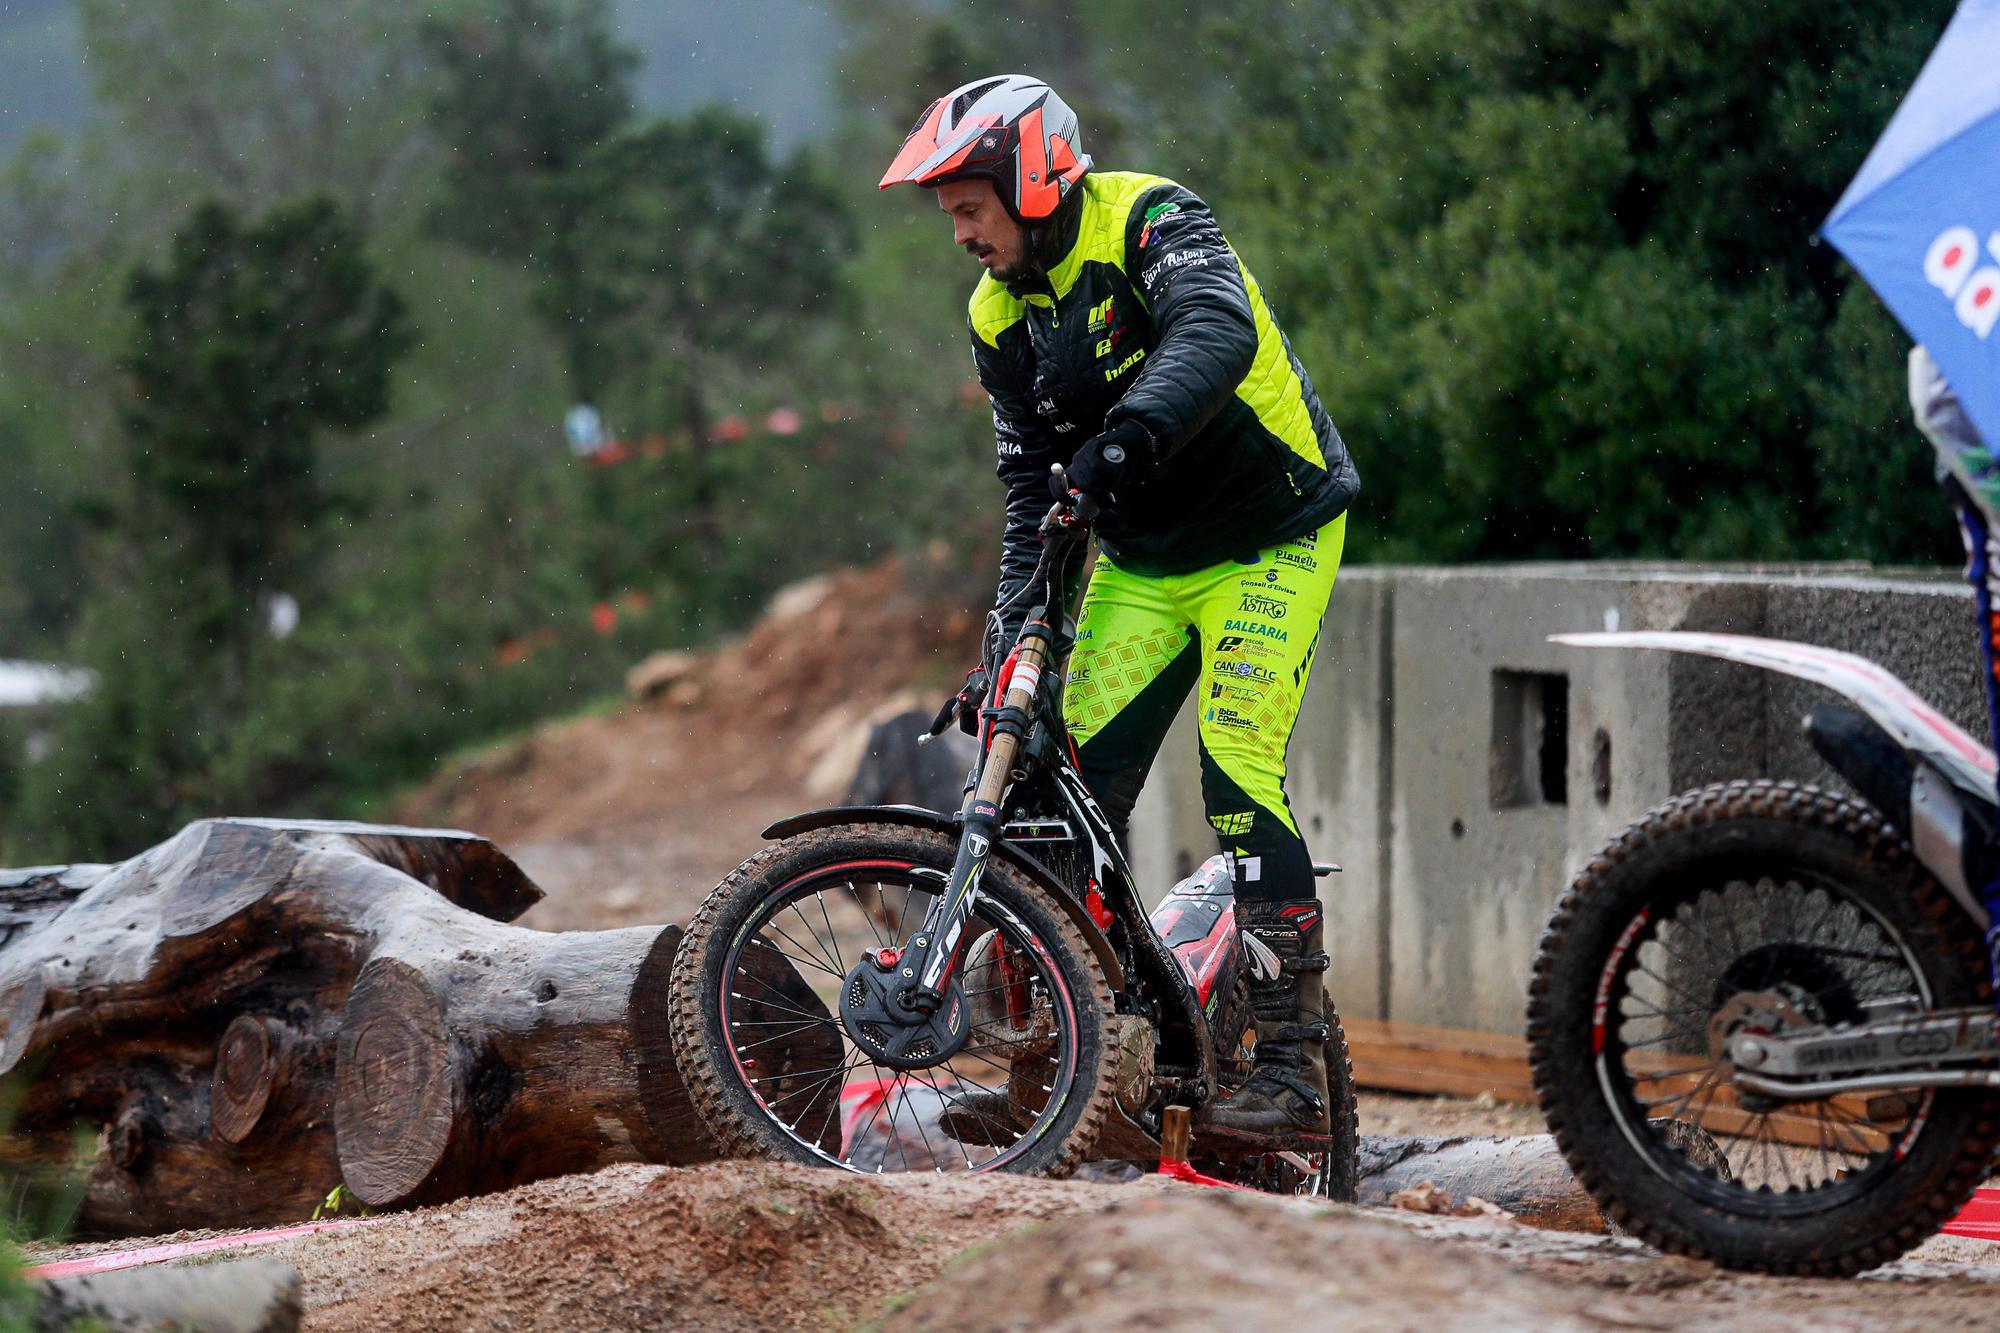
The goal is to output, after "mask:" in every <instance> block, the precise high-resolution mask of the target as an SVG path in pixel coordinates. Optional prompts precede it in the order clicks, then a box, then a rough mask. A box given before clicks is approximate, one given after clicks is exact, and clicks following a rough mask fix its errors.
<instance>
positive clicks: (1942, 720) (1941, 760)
mask: <svg viewBox="0 0 2000 1333" xmlns="http://www.w3.org/2000/svg"><path fill="white" fill-rule="evenodd" d="M1549 642H1550V643H1561V644H1567V645H1569V646H1571V647H1574V648H1658V649H1662V650H1664V651H1667V652H1675V653H1695V654H1698V655H1700V656H1702V657H1717V658H1721V659H1722V660H1723V661H1725V662H1741V663H1743V664H1744V665H1745V666H1754V667H1763V668H1764V669H1765V670H1767V671H1776V672H1779V673H1780V674H1782V675H1787V676H1796V677H1798V678H1799V679H1800V680H1809V681H1811V682H1813V683H1814V684H1815V685H1824V686H1825V687H1826V688H1828V689H1830V690H1832V691H1834V692H1835V693H1836V694H1840V695H1843V696H1845V697H1846V698H1848V699H1851V700H1852V701H1853V702H1854V703H1855V704H1857V705H1858V706H1859V707H1860V709H1861V711H1862V712H1864V713H1866V714H1867V715H1868V716H1869V717H1871V718H1873V719H1874V720H1875V722H1876V723H1877V724H1878V725H1879V726H1880V727H1881V728H1882V729H1883V730H1884V731H1886V732H1888V733H1889V735H1890V736H1891V737H1892V738H1893V739H1894V740H1895V741H1896V742H1897V744H1899V745H1901V746H1903V747H1904V748H1905V749H1908V750H1911V751H1914V752H1915V753H1917V754H1920V755H1922V756H1923V757H1924V758H1926V759H1928V760H1930V761H1931V762H1932V763H1933V764H1934V765H1936V766H1937V768H1938V769H1940V770H1941V771H1942V772H1943V773H1944V774H1945V775H1946V776H1947V777H1948V778H1949V779H1950V780H1951V781H1952V782H1954V783H1955V784H1957V785H1958V786H1960V787H1961V788H1963V789H1964V790H1965V791H1967V792H1970V793H1973V794H1975V795H1979V796H1981V797H1982V798H1983V799H1985V800H1987V801H1989V802H1991V801H1993V800H1994V797H1995V790H1994V760H1993V751H1991V750H1989V749H1987V748H1986V747H1985V746H1984V745H1982V744H1980V743H1979V742H1978V741H1977V740H1974V739H1973V738H1972V737H1971V736H1970V735H1968V734H1967V733H1966V732H1965V731H1964V730H1963V729H1961V728H1960V727H1959V726H1958V725H1957V724H1956V723H1954V722H1953V721H1952V720H1951V719H1950V718H1948V717H1946V716H1945V715H1944V714H1942V713H1940V712H1938V711H1937V709H1935V708H1933V707H1931V706H1930V704H1929V703H1928V702H1927V701H1925V699H1924V698H1923V696H1922V695H1920V694H1918V693H1917V692H1916V691H1915V690H1912V689H1911V688H1910V687H1909V686H1907V685H1905V684H1904V683H1903V682H1902V681H1901V680H1898V679H1897V678H1896V677H1895V676H1894V675H1892V674H1891V673H1889V672H1887V671H1885V670H1883V669H1882V668H1881V667H1879V666H1877V665H1876V664H1875V663H1873V662H1871V661H1869V660H1868V659H1867V658H1865V657H1857V656H1855V655H1854V654H1853V653H1843V652H1841V651H1839V650H1838V649H1834V648H1820V647H1817V646H1815V645H1813V644H1809V643H1791V642H1788V641H1786V640H1784V639H1759V638H1755V637H1753V636H1751V635H1747V634H1704V633H1698V632H1693V631H1687V630H1620V631H1606V632H1590V633H1581V634H1552V635H1550V636H1549Z"/></svg>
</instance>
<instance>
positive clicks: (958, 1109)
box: [668, 824, 1112, 1176]
mask: <svg viewBox="0 0 2000 1333" xmlns="http://www.w3.org/2000/svg"><path fill="white" fill-rule="evenodd" d="M957 850H958V849H957V843H956V841H955V840H954V839H953V838H951V837H949V836H947V835H946V834H944V833H941V832H937V831H934V830H930V829H921V828H909V827H904V826H899V825H887V824H851V825H842V826H839V827H835V828H828V829H816V830H813V831H810V832H807V833H801V834H798V835H797V836H795V837H791V838H787V839H785V840H784V841H783V842H780V843H775V844H773V845H772V846H770V847H766V848H765V849H764V850H762V851H760V852H758V853H757V855H755V856H753V857H751V858H750V859H749V860H748V861H746V862H744V863H743V864H742V865H741V866H739V867H738V868H737V869H736V870H735V871H734V872H732V873H731V874H730V875H729V877H728V878H727V879H725V880H723V882H722V883H721V884H719V885H718V886H717V887H716V889H715V891H714V892H713V893H711V894H710V895H709V897H708V901H707V902H705V903H704V904H703V905H702V908H701V910H700V912H698V913H697V914H696V916H695V919H694V921H693V923H692V924H690V926H689V927H688V932H687V937H686V938H685V939H684V940H683V941H682V943H681V947H680V952H679V953H678V954H677V955H676V958H675V962H674V971H673V982H672V994H671V998H670V1002H669V1006H668V1016H669V1021H670V1023H671V1026H672V1031H673V1042H674V1054H675V1057H676V1059H677V1060H678V1061H679V1062H680V1069H681V1075H682V1078H683V1079H684V1081H685V1082H686V1084H687V1089H688V1093H689V1095H690V1097H691V1099H692V1100H693V1102H694V1106H695V1110H696V1111H697V1113H698V1114H699V1115H700V1116H701V1118H702V1121H703V1122H704V1123H705V1124H706V1125H707V1127H708V1129H709V1131H710V1132H711V1133H712V1134H713V1135H714V1137H715V1139H716V1140H717V1142H718V1143H719V1145H720V1146H721V1147H722V1149H723V1151H724V1152H725V1153H726V1154H729V1155H733V1156H763V1157H774V1158H777V1159H780V1160H786V1161H794V1162H800V1163H804V1164H807V1165H818V1166H832V1167H840V1168H844V1169H846V1170H851V1171H868V1172H884V1171H953V1170H957V1171H998V1170H1005V1171H1015V1172H1021V1173H1025V1174H1031V1175H1045V1176H1060V1175H1067V1174H1069V1173H1070V1172H1071V1171H1073V1170H1075V1169H1076V1167H1077V1165H1078V1163H1079V1162H1081V1161H1082V1160H1083V1156H1084V1154H1085V1153H1086V1152H1087V1151H1088V1149H1089V1148H1090V1146H1091V1145H1092V1143H1093V1142H1094V1141H1095V1140H1096V1138H1097V1134H1098V1131H1099V1129H1100V1128H1101V1126H1102V1124H1103V1121H1104V1116H1105V1113H1106V1110H1107V1108H1108V1106H1109V1105H1110V1102H1111V1097H1112V1090H1111V1081H1110V1078H1109V1071H1108V1069H1107V1063H1108V1062H1107V1060H1106V1058H1105V1055H1106V1029H1107V1027H1108V1024H1109V1020H1110V1017H1111V1013H1112V999H1111V991H1110V987H1109V985H1108V984H1107V983H1106V981H1105V977H1104V973H1103V969H1102V968H1101V966H1100V965H1099V964H1098V961H1097V958H1096V956H1095V955H1094V954H1092V952H1091V951H1090V948H1089V946H1088V945H1086V944H1085V942H1084V940H1083V937H1082V936H1081V934H1079V932H1078V930H1077V928H1076V926H1075V925H1074V924H1073V923H1072V922H1071V921H1070V920H1069V918H1068V917H1067V916H1066V915H1065V914H1064V913H1063V911H1062V910H1061V908H1060V907H1058V906H1057V905H1056V904H1054V903H1052V902H1050V901H1049V900H1048V898H1047V896H1046V894H1045V893H1044V892H1043V890H1042V889H1041V888H1040V887H1038V886H1037V885H1036V884H1034V883H1033V882H1032V881H1031V880H1029V879H1028V877H1027V876H1025V875H1024V874H1022V873H1021V872H1020V871H1018V870H1016V869H1015V868H1014V867H1013V866H1011V865H1009V864H1008V863H1006V862H1005V861H1003V860H1000V859H999V858H997V857H995V858H992V859H990V860H988V861H987V863H986V868H985V870H984V872H983V874H982V876H981V878H980V881H979V886H978V890H977V894H976V898H975V907H974V910H973V913H972V920H971V921H970V922H968V923H967V927H966V930H965V934H964V938H965V939H966V940H967V941H969V942H971V943H970V945H969V947H967V948H966V950H965V954H964V961H963V963H962V964H961V969H960V971H959V973H958V985H959V987H960V988H961V989H962V994H963V996H964V999H965V1001H966V1003H967V1004H968V1005H969V1007H970V1013H971V1015H972V1017H971V1020H970V1021H971V1030H970V1034H969V1036H968V1037H967V1038H966V1039H965V1040H964V1042H963V1043H962V1045H957V1046H955V1047H954V1048H953V1049H951V1050H949V1051H941V1052H940V1053H939V1058H938V1059H937V1060H935V1061H934V1062H932V1063H930V1064H928V1065H925V1064H923V1060H924V1058H925V1057H924V1056H923V1055H922V1052H921V1050H920V1049H919V1050H917V1052H916V1055H915V1058H914V1059H913V1058H911V1057H910V1056H908V1055H905V1057H904V1058H902V1059H900V1060H899V1061H898V1063H897V1064H896V1065H895V1066H894V1067H892V1066H890V1065H888V1064H885V1063H881V1062H879V1061H878V1060H877V1059H876V1058H875V1057H874V1056H873V1055H871V1054H870V1051H869V1049H868V1047H867V1046H864V1045H861V1044H857V1043H856V1042H855V1041H854V1040H853V1038H852V1036H851V1035H850V1032H849V1027H848V1024H846V1023H843V1021H842V1018H841V1017H840V1014H841V1011H842V1007H843V1005H849V1004H860V1003H861V1000H862V997H860V996H851V995H846V994H844V993H843V990H844V981H845V979H846V978H847V976H848V974H849V971H850V969H852V968H853V967H854V965H856V964H857V963H859V962H860V961H861V960H862V958H863V957H864V955H865V954H867V953H869V952H873V951H878V950H883V949H893V948H896V947H898V946H899V945H901V944H902V943H904V942H905V941H906V940H907V939H908V937H909V935H910V934H911V933H913V932H914V931H915V929H916V927H917V924H918V923H919V922H920V921H922V920H923V918H924V913H925V911H926V910H927V909H928V908H929V907H930V905H931V903H932V902H933V901H934V900H935V899H936V897H937V895H939V894H940V893H942V891H943V889H944V886H945V878H946V876H947V875H948V874H949V872H950V868H951V865H952V861H953V858H954V856H955V855H956V853H957ZM850 1017H851V1016H850ZM852 1021H853V1022H863V1021H865V1020H862V1019H859V1018H852ZM861 1035H862V1037H863V1038H864V1039H867V1040H869V1041H870V1044H872V1045H875V1046H876V1048H877V1049H878V1050H880V1049H881V1048H882V1043H881V1042H879V1041H874V1040H873V1038H874V1037H875V1036H876V1035H878V1034H874V1033H871V1032H869V1031H868V1030H866V1029H865V1028H864V1029H863V1030H862V1032H861Z"/></svg>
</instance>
